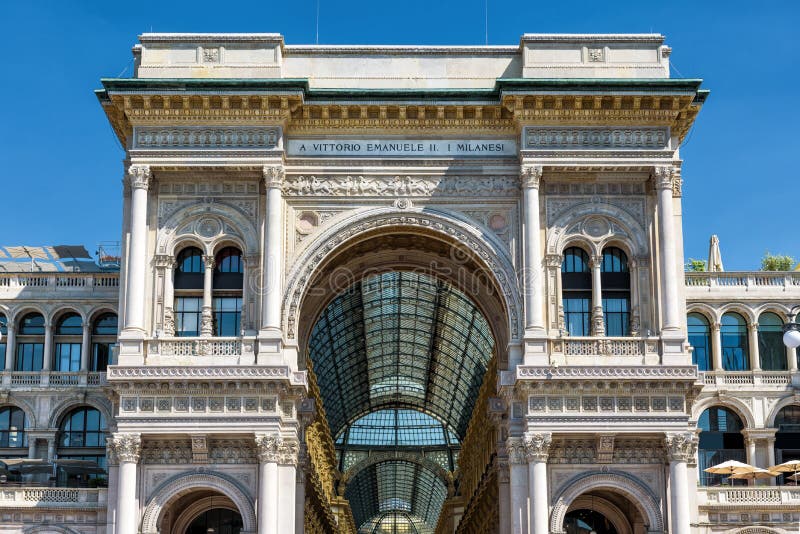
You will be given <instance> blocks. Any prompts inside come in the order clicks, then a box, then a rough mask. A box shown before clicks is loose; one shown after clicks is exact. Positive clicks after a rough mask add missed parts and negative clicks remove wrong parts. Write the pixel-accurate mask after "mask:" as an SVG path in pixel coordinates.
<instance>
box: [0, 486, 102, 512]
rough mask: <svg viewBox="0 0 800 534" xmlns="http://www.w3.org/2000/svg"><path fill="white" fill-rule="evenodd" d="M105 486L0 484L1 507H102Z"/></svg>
mask: <svg viewBox="0 0 800 534" xmlns="http://www.w3.org/2000/svg"><path fill="white" fill-rule="evenodd" d="M107 495H108V490H107V489H106V488H45V487H35V486H33V487H32V486H2V485H0V509H2V508H104V507H105V506H106V502H107Z"/></svg>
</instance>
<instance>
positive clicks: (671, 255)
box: [653, 165, 682, 330]
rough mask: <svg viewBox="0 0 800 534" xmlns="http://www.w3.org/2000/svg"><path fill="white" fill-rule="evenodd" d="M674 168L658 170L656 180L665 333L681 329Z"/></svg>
mask: <svg viewBox="0 0 800 534" xmlns="http://www.w3.org/2000/svg"><path fill="white" fill-rule="evenodd" d="M672 174H673V169H672V166H671V165H660V166H657V167H656V168H655V171H654V173H653V179H654V181H655V186H656V189H657V190H658V231H659V234H660V235H661V241H660V243H659V244H660V250H659V256H660V258H661V265H660V267H661V317H662V328H661V329H662V330H679V329H680V327H681V326H680V325H681V322H682V320H681V315H680V311H679V309H678V265H677V253H676V250H675V240H676V238H677V236H676V235H675V216H674V210H673V206H672V203H673V200H672V191H673V189H672V186H673V176H672Z"/></svg>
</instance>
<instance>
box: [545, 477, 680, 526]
mask: <svg viewBox="0 0 800 534" xmlns="http://www.w3.org/2000/svg"><path fill="white" fill-rule="evenodd" d="M596 491H602V492H607V493H609V494H615V495H619V496H621V497H623V498H624V499H625V500H627V501H628V502H629V503H630V504H631V505H633V506H634V507H635V508H636V509H637V510H638V512H639V514H640V515H641V518H642V519H643V522H644V525H643V527H644V528H645V529H646V531H647V532H654V533H655V532H664V521H663V517H662V514H661V511H660V508H659V505H658V500H657V499H656V497H655V496H654V495H653V493H652V492H651V491H650V490H649V489H648V488H647V486H645V484H644V483H642V482H641V481H639V480H638V479H636V478H634V477H632V476H630V475H628V474H624V473H596V472H595V473H588V474H584V475H580V476H578V477H575V478H573V479H572V480H571V481H570V482H569V483H567V485H566V487H565V488H564V489H563V490H562V491H561V492H560V493H559V494H558V495H557V496H556V497H555V498H554V499H553V511H552V513H551V515H550V531H551V532H554V533H560V532H563V524H564V517H565V516H566V515H567V512H568V511H569V510H572V509H575V508H574V507H573V503H575V502H576V501H577V500H578V499H579V498H581V497H583V496H584V495H585V494H589V493H592V492H596ZM596 498H597V497H596ZM601 498H602V496H601ZM604 500H609V499H607V498H605V499H604ZM577 502H581V501H577ZM615 508H619V506H616V505H615ZM601 513H602V512H601ZM612 515H614V514H612ZM609 519H611V518H610V517H609ZM629 523H630V522H629Z"/></svg>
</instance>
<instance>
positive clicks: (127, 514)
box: [108, 432, 142, 534]
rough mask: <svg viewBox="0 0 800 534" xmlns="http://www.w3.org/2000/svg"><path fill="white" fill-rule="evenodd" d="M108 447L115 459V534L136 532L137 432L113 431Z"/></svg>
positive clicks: (138, 450) (139, 441) (140, 439)
mask: <svg viewBox="0 0 800 534" xmlns="http://www.w3.org/2000/svg"><path fill="white" fill-rule="evenodd" d="M108 447H109V448H110V449H111V451H112V455H113V456H114V457H115V458H116V459H117V461H118V463H119V467H118V468H117V477H118V479H119V480H118V483H117V512H116V516H117V517H116V534H136V533H137V532H138V531H139V528H138V526H139V517H138V516H139V513H138V512H139V511H138V510H137V502H138V501H137V500H136V469H137V467H136V464H137V463H138V462H139V454H140V453H141V450H142V438H141V434H138V433H119V432H118V433H115V434H114V435H113V436H112V437H110V438H109V439H108Z"/></svg>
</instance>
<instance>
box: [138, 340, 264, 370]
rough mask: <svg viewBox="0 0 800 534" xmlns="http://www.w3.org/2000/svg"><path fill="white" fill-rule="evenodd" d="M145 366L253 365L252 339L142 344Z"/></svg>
mask: <svg viewBox="0 0 800 534" xmlns="http://www.w3.org/2000/svg"><path fill="white" fill-rule="evenodd" d="M146 347H147V348H146V352H147V363H148V364H154V365H168V364H174V363H181V364H183V365H191V364H193V363H196V364H198V365H211V364H233V363H252V362H254V361H255V339H254V338H253V337H170V338H163V337H162V338H154V339H150V340H147V342H146Z"/></svg>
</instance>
